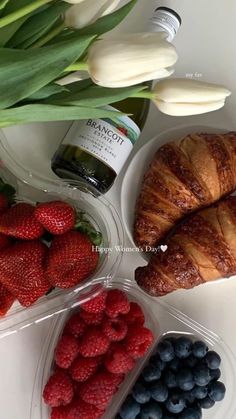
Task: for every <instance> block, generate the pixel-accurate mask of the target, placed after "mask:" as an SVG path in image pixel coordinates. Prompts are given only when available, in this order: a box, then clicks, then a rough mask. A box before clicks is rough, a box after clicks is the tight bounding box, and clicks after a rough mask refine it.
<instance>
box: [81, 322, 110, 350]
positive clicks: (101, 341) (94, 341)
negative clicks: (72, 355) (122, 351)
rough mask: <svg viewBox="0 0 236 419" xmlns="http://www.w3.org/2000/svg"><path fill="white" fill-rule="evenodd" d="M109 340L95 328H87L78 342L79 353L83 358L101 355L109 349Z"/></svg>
mask: <svg viewBox="0 0 236 419" xmlns="http://www.w3.org/2000/svg"><path fill="white" fill-rule="evenodd" d="M109 343H110V342H109V340H108V338H107V337H106V335H104V333H102V332H101V331H100V330H99V329H98V328H96V327H93V326H91V327H88V329H87V330H86V332H85V333H84V335H83V337H82V339H81V341H80V342H79V352H80V354H81V355H83V356H84V357H85V358H87V357H88V358H90V357H94V356H99V355H103V354H105V353H106V352H107V350H108V348H109Z"/></svg>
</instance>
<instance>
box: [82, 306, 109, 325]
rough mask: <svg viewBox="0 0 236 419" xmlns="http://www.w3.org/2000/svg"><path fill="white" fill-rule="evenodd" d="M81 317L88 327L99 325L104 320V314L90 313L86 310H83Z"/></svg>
mask: <svg viewBox="0 0 236 419" xmlns="http://www.w3.org/2000/svg"><path fill="white" fill-rule="evenodd" d="M80 316H81V317H82V319H83V321H84V323H85V324H88V325H99V324H100V323H101V322H102V319H103V313H97V314H96V313H88V312H87V311H84V310H81V312H80Z"/></svg>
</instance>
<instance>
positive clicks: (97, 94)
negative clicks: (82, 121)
mask: <svg viewBox="0 0 236 419" xmlns="http://www.w3.org/2000/svg"><path fill="white" fill-rule="evenodd" d="M144 89H146V87H145V86H131V87H123V88H116V89H110V88H106V87H99V86H95V85H92V86H89V87H88V88H87V89H83V90H82V91H81V90H80V91H78V92H76V91H74V93H71V92H65V93H64V94H62V95H60V96H59V97H57V96H56V97H51V98H47V99H46V102H47V103H50V104H57V105H62V104H64V105H65V104H68V105H77V106H92V107H97V106H105V105H109V104H110V103H114V102H119V101H121V100H124V99H126V98H128V97H130V96H133V95H135V94H137V93H139V92H140V91H142V90H144Z"/></svg>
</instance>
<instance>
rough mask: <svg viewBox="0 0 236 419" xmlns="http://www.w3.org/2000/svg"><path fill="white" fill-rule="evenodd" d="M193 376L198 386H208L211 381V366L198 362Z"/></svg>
mask: <svg viewBox="0 0 236 419" xmlns="http://www.w3.org/2000/svg"><path fill="white" fill-rule="evenodd" d="M193 378H194V382H195V384H197V385H198V386H200V387H202V386H203V387H204V386H207V385H208V384H209V382H210V381H211V376H210V370H209V368H207V366H206V365H203V364H200V363H198V364H197V365H196V366H195V367H194V368H193Z"/></svg>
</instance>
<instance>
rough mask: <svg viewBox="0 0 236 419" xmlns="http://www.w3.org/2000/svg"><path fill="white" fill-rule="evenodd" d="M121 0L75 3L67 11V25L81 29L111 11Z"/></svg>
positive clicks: (91, 0) (87, 0) (90, 0)
mask: <svg viewBox="0 0 236 419" xmlns="http://www.w3.org/2000/svg"><path fill="white" fill-rule="evenodd" d="M119 2H120V0H86V1H82V2H80V3H79V4H75V5H74V6H72V7H71V8H70V9H68V10H67V11H66V13H65V25H66V26H68V27H70V28H74V29H80V28H84V27H85V26H87V25H89V24H90V23H93V22H95V21H96V20H97V19H99V18H100V17H102V16H105V15H108V14H109V13H111V12H112V11H113V10H114V9H115V8H116V6H117V5H118V4H119Z"/></svg>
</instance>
